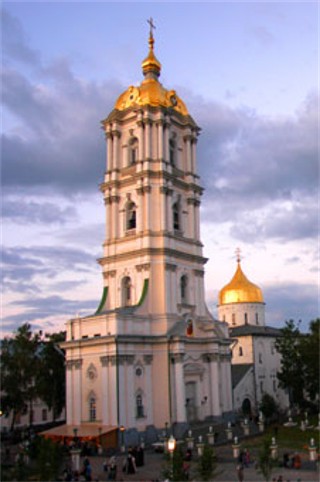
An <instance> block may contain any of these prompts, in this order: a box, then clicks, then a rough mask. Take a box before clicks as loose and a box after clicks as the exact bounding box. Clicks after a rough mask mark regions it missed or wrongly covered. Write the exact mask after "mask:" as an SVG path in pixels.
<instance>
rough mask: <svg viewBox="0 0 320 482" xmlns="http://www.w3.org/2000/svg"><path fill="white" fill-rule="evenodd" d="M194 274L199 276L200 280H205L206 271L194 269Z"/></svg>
mask: <svg viewBox="0 0 320 482" xmlns="http://www.w3.org/2000/svg"><path fill="white" fill-rule="evenodd" d="M193 273H194V275H195V276H199V278H203V277H204V271H203V270H201V269H194V270H193Z"/></svg>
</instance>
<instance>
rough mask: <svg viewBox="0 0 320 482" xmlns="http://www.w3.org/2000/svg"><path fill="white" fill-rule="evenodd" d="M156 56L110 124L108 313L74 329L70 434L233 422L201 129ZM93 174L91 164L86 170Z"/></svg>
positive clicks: (70, 336)
mask: <svg viewBox="0 0 320 482" xmlns="http://www.w3.org/2000/svg"><path fill="white" fill-rule="evenodd" d="M149 23H150V34H149V52H148V55H147V57H146V58H145V59H144V60H143V62H142V73H143V80H142V82H141V84H140V85H139V86H130V87H129V88H128V89H127V90H126V91H125V92H123V93H122V94H121V95H120V96H119V98H118V99H117V100H116V102H115V105H114V109H113V110H112V112H111V113H110V114H109V115H108V116H107V117H106V119H105V120H103V121H102V126H103V130H104V132H105V137H106V144H107V166H106V172H105V176H104V179H103V182H102V184H101V186H100V190H101V193H102V195H103V198H104V204H105V221H106V229H105V239H104V242H103V256H102V257H101V259H100V260H99V263H100V265H101V269H102V274H103V296H102V299H101V303H100V305H99V307H98V309H97V311H96V313H94V314H93V315H91V316H87V317H83V318H80V317H79V318H75V319H71V320H69V321H68V322H67V340H66V342H65V343H64V344H63V345H62V346H63V348H64V349H65V351H66V379H67V397H66V399H67V407H66V411H67V426H68V427H73V429H74V430H76V432H77V434H78V436H81V433H82V432H85V431H87V432H86V433H90V431H91V433H92V434H93V433H98V431H99V433H100V434H101V433H102V434H103V433H104V432H107V430H109V429H110V430H111V429H112V428H116V429H117V428H118V429H119V428H120V427H121V428H122V430H124V429H125V430H126V435H128V434H129V435H130V432H131V433H132V434H133V435H134V433H140V434H141V433H143V434H144V435H145V436H147V435H148V430H149V429H150V427H154V429H155V430H162V429H163V428H164V427H165V426H169V427H173V429H174V434H175V436H179V435H180V434H182V433H183V431H184V430H185V429H186V427H187V426H188V424H189V423H190V422H192V421H195V420H200V421H201V420H205V419H211V420H214V419H220V418H221V417H222V416H224V415H227V414H230V413H231V412H232V410H233V406H232V391H231V350H230V344H231V340H230V337H229V334H228V324H229V320H227V319H226V320H225V322H220V321H217V320H215V319H214V318H213V317H212V315H211V314H210V312H209V311H208V309H207V306H206V302H205V293H204V266H205V263H206V261H207V260H206V259H205V258H204V257H203V254H202V243H201V240H200V219H199V207H200V203H201V196H202V194H203V189H202V187H201V185H200V180H199V176H198V174H197V154H196V146H197V140H198V136H199V133H200V128H199V127H198V125H197V124H196V122H195V121H194V119H193V118H192V117H191V115H190V113H189V111H188V109H187V107H186V104H185V103H184V102H183V101H182V100H181V98H180V97H179V96H178V94H177V93H176V92H175V91H174V90H167V89H166V88H165V87H163V85H162V84H161V83H160V82H159V76H160V72H161V64H160V62H159V61H158V60H157V58H156V56H155V53H154V37H153V28H154V27H153V24H152V21H151V20H150V21H149ZM88 162H89V160H88Z"/></svg>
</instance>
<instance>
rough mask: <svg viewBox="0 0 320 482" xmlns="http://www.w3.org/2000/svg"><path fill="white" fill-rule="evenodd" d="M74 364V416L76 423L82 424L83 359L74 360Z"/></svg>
mask: <svg viewBox="0 0 320 482" xmlns="http://www.w3.org/2000/svg"><path fill="white" fill-rule="evenodd" d="M73 364H74V365H73V366H74V385H73V387H74V391H73V394H74V397H73V403H74V405H73V406H74V417H73V422H74V424H75V425H80V424H81V419H82V406H81V401H82V397H81V386H82V383H81V373H82V370H81V366H82V360H81V359H80V358H79V359H78V360H73Z"/></svg>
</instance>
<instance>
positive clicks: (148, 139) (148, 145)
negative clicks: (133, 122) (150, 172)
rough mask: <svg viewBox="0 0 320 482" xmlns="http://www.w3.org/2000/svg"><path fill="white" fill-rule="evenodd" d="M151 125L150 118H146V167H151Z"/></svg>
mask: <svg viewBox="0 0 320 482" xmlns="http://www.w3.org/2000/svg"><path fill="white" fill-rule="evenodd" d="M151 125H152V122H151V120H150V119H148V118H147V119H145V130H144V132H145V164H146V165H145V169H149V167H150V166H149V161H150V159H151Z"/></svg>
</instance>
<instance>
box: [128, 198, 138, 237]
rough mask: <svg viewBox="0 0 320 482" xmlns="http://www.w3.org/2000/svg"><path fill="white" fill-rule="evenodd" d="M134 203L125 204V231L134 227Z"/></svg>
mask: <svg viewBox="0 0 320 482" xmlns="http://www.w3.org/2000/svg"><path fill="white" fill-rule="evenodd" d="M136 218H137V216H136V205H135V204H134V203H133V202H130V203H129V204H128V205H127V219H126V229H127V231H128V230H130V229H135V228H136Z"/></svg>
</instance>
